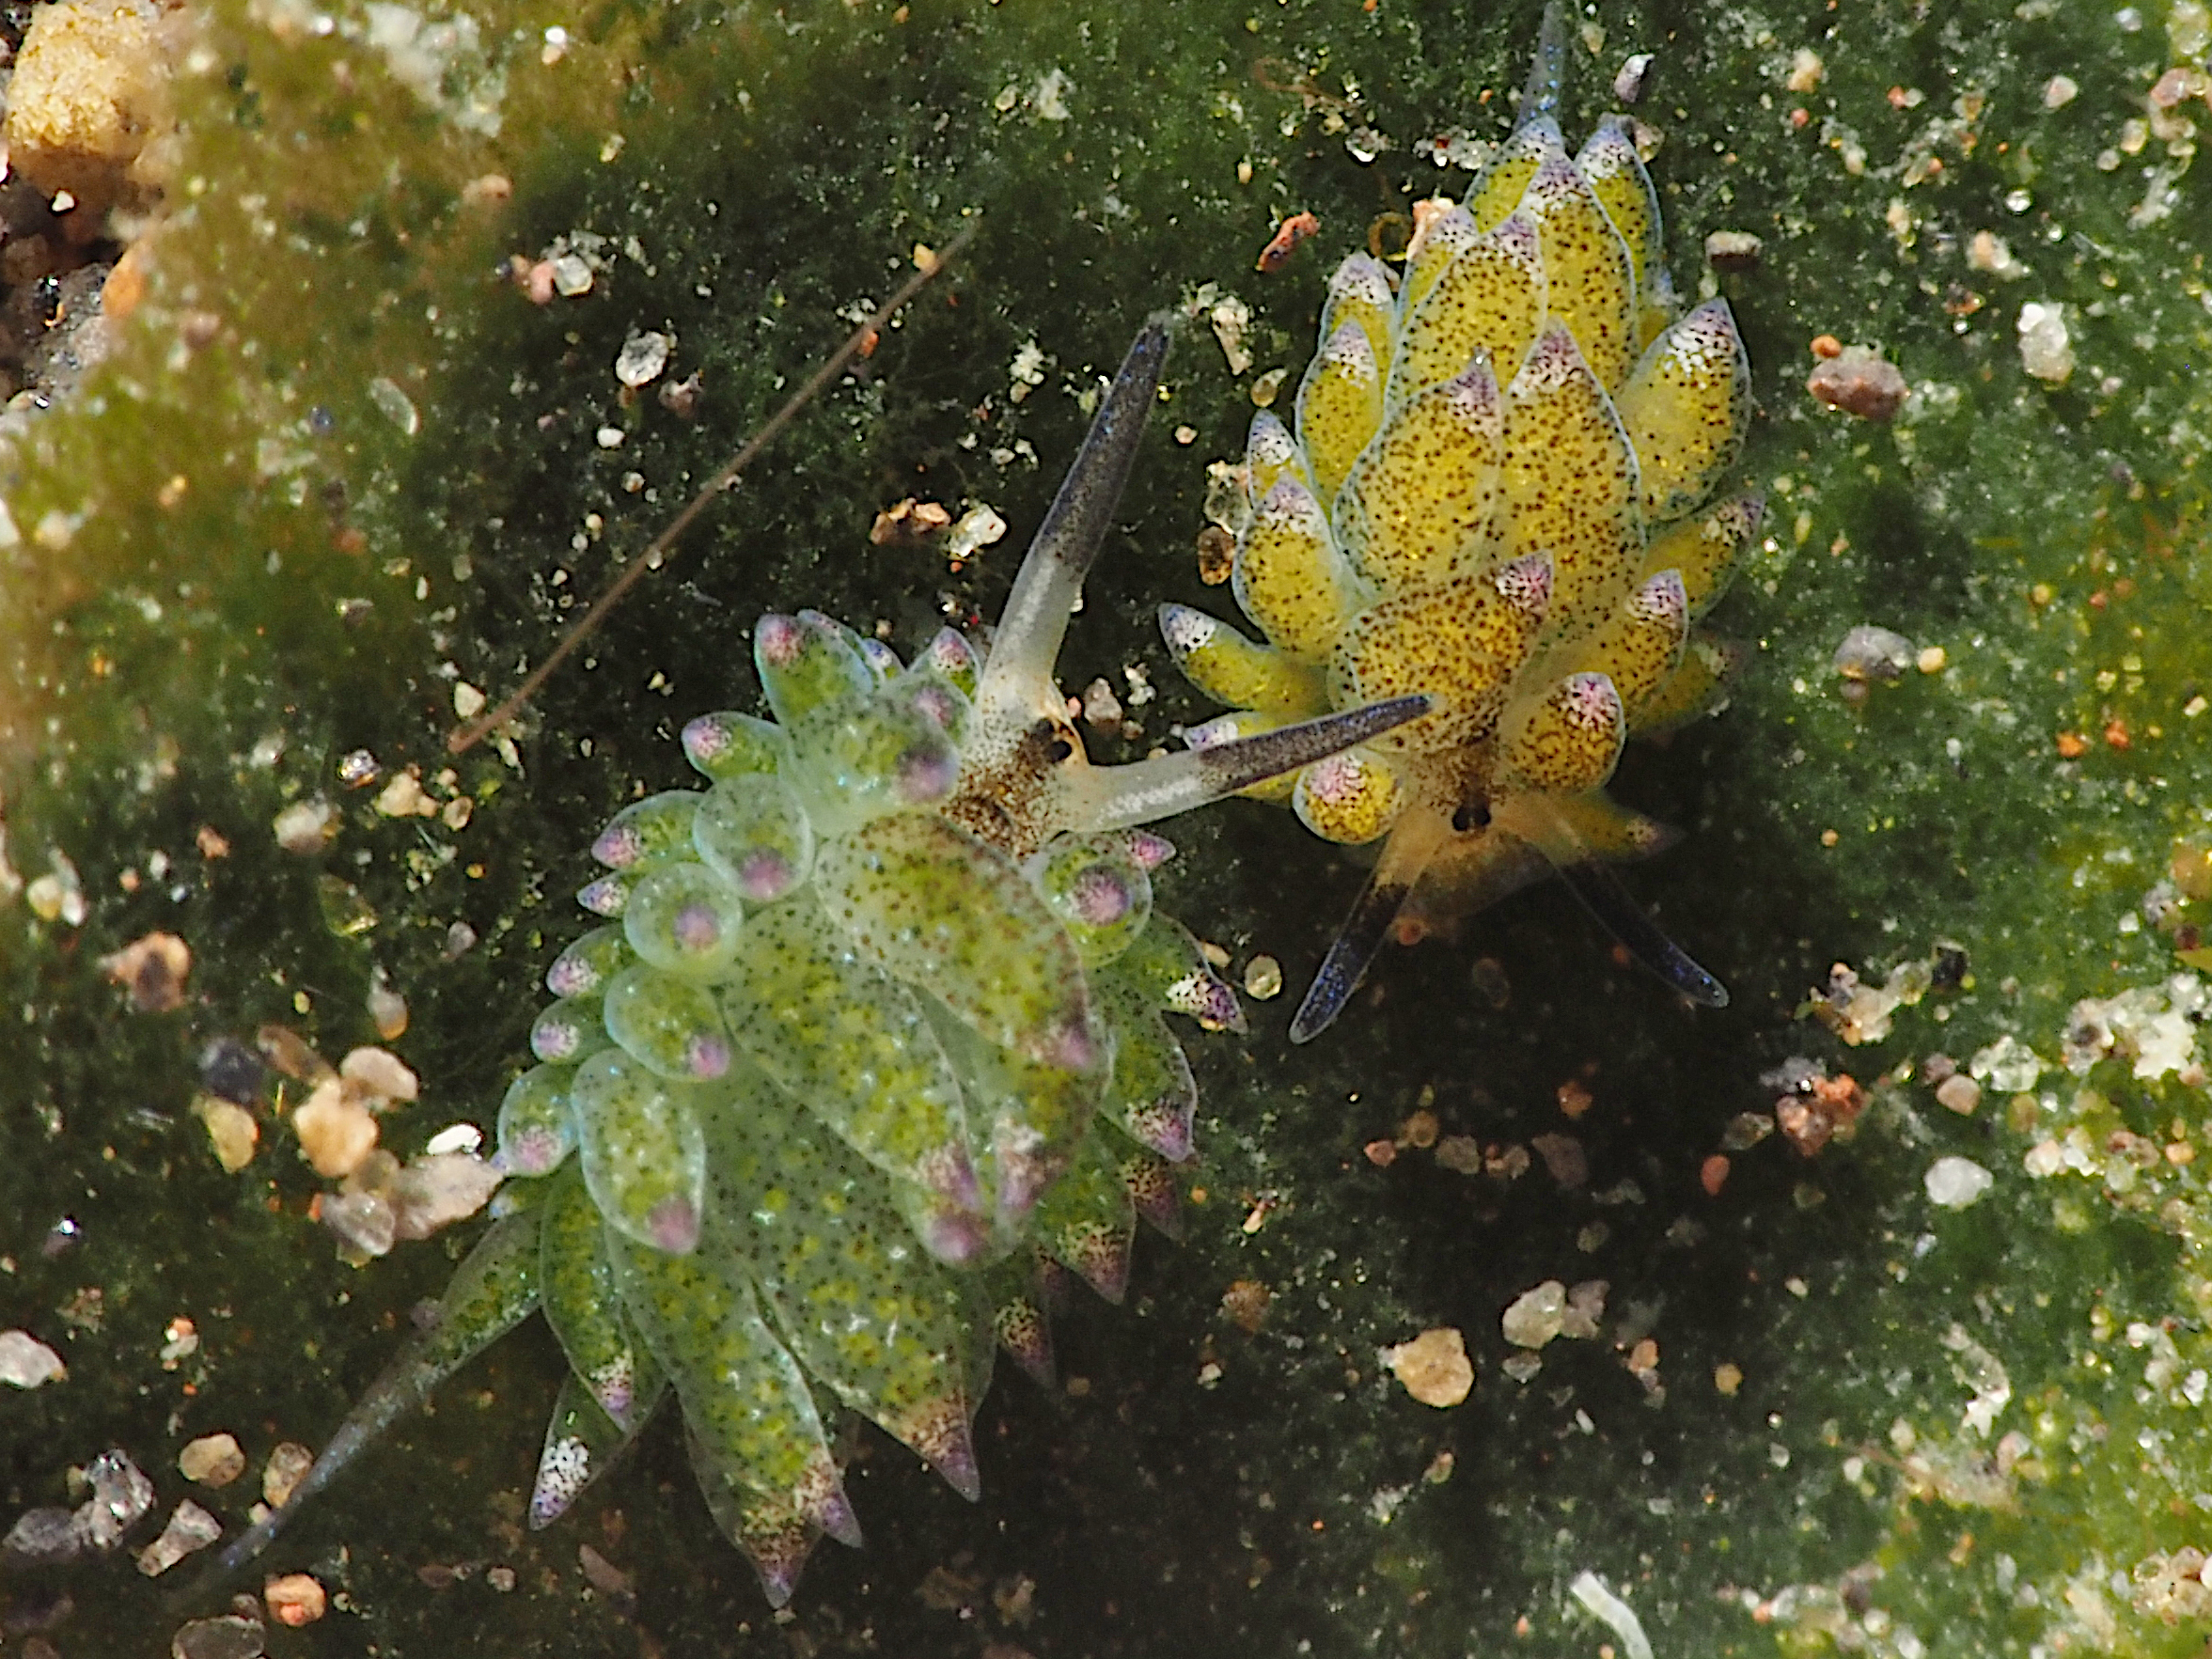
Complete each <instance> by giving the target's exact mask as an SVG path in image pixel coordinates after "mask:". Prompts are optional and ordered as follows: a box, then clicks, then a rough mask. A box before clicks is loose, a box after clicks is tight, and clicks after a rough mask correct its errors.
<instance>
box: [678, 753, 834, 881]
mask: <svg viewBox="0 0 2212 1659" xmlns="http://www.w3.org/2000/svg"><path fill="white" fill-rule="evenodd" d="M691 839H692V844H693V845H694V846H695V847H697V848H698V855H699V856H700V857H701V858H703V859H705V860H706V861H707V863H708V864H709V865H710V866H711V867H712V868H713V869H715V870H717V871H718V872H720V874H721V875H722V877H723V878H724V879H725V880H726V881H728V882H729V883H731V884H733V885H735V887H736V888H737V890H738V892H739V893H741V894H743V895H744V896H745V898H746V899H748V900H751V901H752V902H753V903H755V904H773V903H774V902H775V901H776V900H778V899H781V898H782V897H784V895H786V894H787V893H789V892H790V891H791V890H792V888H794V887H796V886H797V885H798V884H800V883H802V882H804V881H805V880H806V879H807V874H808V870H809V869H811V867H812V865H813V862H814V831H813V828H812V826H811V825H809V824H808V821H807V809H806V808H805V807H804V806H800V804H799V797H798V792H797V791H796V790H793V789H792V787H791V785H789V784H787V783H785V782H784V781H783V780H782V779H781V778H777V777H759V776H753V777H739V778H732V779H730V780H729V781H726V782H723V783H718V784H716V785H715V786H714V788H713V789H711V790H708V791H707V793H706V797H705V799H703V800H702V801H700V803H699V808H698V817H697V818H695V819H694V820H692V824H691Z"/></svg>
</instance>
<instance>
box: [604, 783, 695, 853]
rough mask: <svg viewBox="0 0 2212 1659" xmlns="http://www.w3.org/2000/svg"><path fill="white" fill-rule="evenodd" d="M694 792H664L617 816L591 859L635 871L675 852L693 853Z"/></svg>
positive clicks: (632, 805) (609, 821)
mask: <svg viewBox="0 0 2212 1659" xmlns="http://www.w3.org/2000/svg"><path fill="white" fill-rule="evenodd" d="M697 810H698V793H697V791H695V790H662V791H661V793H659V794H657V795H648V796H647V797H646V798H645V799H644V800H642V801H636V802H633V803H632V804H631V805H629V806H625V807H623V808H622V809H621V811H620V812H618V813H616V814H615V815H614V817H613V818H612V819H610V820H608V822H607V826H606V828H604V829H603V830H601V831H600V832H599V838H598V839H597V840H595V841H593V842H592V843H591V856H592V857H594V858H596V859H598V860H599V862H600V863H602V864H604V865H605V866H606V867H607V869H635V868H636V867H637V866H638V865H640V864H644V863H647V862H649V861H651V860H652V859H655V858H662V857H666V856H667V854H668V853H674V852H683V853H688V852H690V851H691V815H692V814H693V813H694V812H696V811H697Z"/></svg>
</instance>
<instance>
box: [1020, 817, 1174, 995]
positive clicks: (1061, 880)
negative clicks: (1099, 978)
mask: <svg viewBox="0 0 2212 1659" xmlns="http://www.w3.org/2000/svg"><path fill="white" fill-rule="evenodd" d="M1028 876H1029V880H1030V881H1031V882H1033V883H1034V884H1036V887H1037V891H1038V892H1040V893H1042V894H1043V895H1044V902H1045V903H1046V904H1047V905H1049V906H1050V907H1051V909H1052V913H1053V915H1055V916H1058V917H1059V919H1060V924H1061V925H1062V926H1063V927H1065V928H1066V929H1067V930H1068V934H1069V936H1070V937H1071V938H1073V939H1074V940H1075V951H1076V954H1077V955H1078V956H1080V957H1081V958H1082V959H1083V965H1084V966H1085V967H1097V966H1100V965H1103V964H1104V963H1109V962H1112V961H1113V960H1114V959H1115V958H1116V957H1118V956H1120V955H1121V954H1122V951H1124V950H1126V949H1128V947H1129V946H1130V943H1131V942H1132V941H1133V940H1134V939H1136V937H1137V934H1139V933H1141V932H1143V931H1144V925H1145V923H1146V922H1148V921H1150V920H1151V919H1152V913H1153V885H1152V879H1151V878H1150V877H1149V876H1147V875H1146V874H1145V873H1144V867H1143V866H1142V865H1140V864H1138V863H1137V860H1136V859H1135V858H1134V857H1132V856H1131V855H1130V853H1129V852H1128V849H1127V847H1126V845H1125V844H1124V843H1123V842H1122V840H1120V839H1119V838H1117V837H1106V836H1096V837H1092V836H1062V837H1059V839H1058V840H1055V841H1053V842H1052V843H1050V844H1049V845H1048V846H1046V847H1045V848H1044V850H1043V852H1041V853H1038V854H1037V856H1036V857H1035V858H1033V859H1031V860H1030V861H1029V864H1028Z"/></svg>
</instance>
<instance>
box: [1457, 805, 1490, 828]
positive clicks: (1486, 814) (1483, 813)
mask: <svg viewBox="0 0 2212 1659" xmlns="http://www.w3.org/2000/svg"><path fill="white" fill-rule="evenodd" d="M1451 827H1452V828H1453V829H1455V830H1457V831H1458V832H1459V833H1460V834H1461V835H1463V836H1464V835H1467V833H1468V832H1469V831H1472V830H1479V829H1488V828H1489V827H1490V803H1489V802H1487V801H1465V802H1462V803H1461V804H1460V807H1459V810H1458V811H1456V812H1454V813H1453V814H1452V815H1451Z"/></svg>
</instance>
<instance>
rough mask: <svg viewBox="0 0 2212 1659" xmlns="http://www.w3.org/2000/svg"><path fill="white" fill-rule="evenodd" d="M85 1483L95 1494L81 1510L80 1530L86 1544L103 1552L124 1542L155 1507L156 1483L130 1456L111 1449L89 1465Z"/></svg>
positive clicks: (78, 1522) (78, 1528) (80, 1507)
mask: <svg viewBox="0 0 2212 1659" xmlns="http://www.w3.org/2000/svg"><path fill="white" fill-rule="evenodd" d="M85 1482H86V1485H87V1486H89V1487H90V1488H91V1492H92V1495H91V1496H90V1497H88V1498H87V1499H86V1501H85V1502H84V1503H83V1504H82V1505H80V1506H79V1507H78V1510H77V1530H78V1531H79V1532H81V1533H82V1534H84V1538H85V1542H86V1543H88V1544H90V1545H91V1546H92V1547H93V1548H94V1549H96V1550H99V1551H102V1553H104V1552H106V1551H108V1550H112V1549H114V1548H115V1547H116V1545H117V1544H118V1543H120V1542H123V1535H124V1534H125V1533H127V1532H129V1531H130V1530H131V1528H132V1527H133V1526H137V1525H138V1523H139V1522H140V1521H141V1520H142V1519H144V1518H145V1515H146V1513H147V1511H148V1510H151V1509H152V1508H153V1496H154V1494H153V1482H152V1481H150V1480H149V1479H147V1478H146V1476H145V1474H144V1473H143V1472H142V1471H141V1470H140V1469H139V1467H138V1465H137V1464H136V1463H133V1462H132V1461H131V1458H130V1454H129V1453H127V1452H125V1451H123V1450H122V1449H121V1448H117V1447H111V1448H108V1449H107V1450H106V1451H103V1452H102V1453H101V1454H100V1455H99V1456H98V1457H96V1458H94V1459H93V1460H92V1461H91V1462H90V1463H87V1464H86V1466H85Z"/></svg>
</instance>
